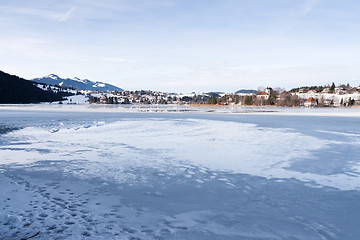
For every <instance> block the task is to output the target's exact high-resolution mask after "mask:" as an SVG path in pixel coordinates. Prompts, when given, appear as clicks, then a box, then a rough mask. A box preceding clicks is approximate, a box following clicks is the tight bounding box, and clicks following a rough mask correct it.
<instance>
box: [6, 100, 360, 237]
mask: <svg viewBox="0 0 360 240" xmlns="http://www.w3.org/2000/svg"><path fill="white" fill-rule="evenodd" d="M99 108H101V107H98V108H96V109H93V110H92V109H89V108H86V111H76V110H74V109H73V108H71V107H70V106H69V107H68V108H65V110H64V109H63V110H62V111H46V109H45V110H44V109H37V110H36V109H35V110H34V109H32V111H28V110H23V109H22V108H5V107H3V108H0V129H1V131H0V133H1V135H0V170H1V171H0V183H1V186H2V191H1V192H0V208H1V209H2V211H1V213H0V238H1V239H20V238H23V237H26V236H31V235H33V234H35V233H37V232H38V231H40V234H39V235H38V236H37V238H38V239H106V238H109V239H358V238H360V230H359V229H358V227H357V225H358V222H357V221H358V219H360V202H359V201H358V199H359V197H360V193H359V190H360V184H359V183H360V150H359V144H360V129H359V128H358V127H357V126H359V123H360V118H359V117H356V116H355V117H344V116H345V115H346V114H344V115H343V116H336V114H332V116H331V117H324V116H322V114H320V115H319V116H310V115H307V116H306V114H303V115H301V114H299V112H296V114H277V113H268V114H264V113H261V115H259V114H258V113H256V114H251V113H250V114H249V113H247V114H228V113H221V112H218V113H207V112H205V111H201V112H186V113H184V112H182V113H149V112H147V113H142V112H128V111H123V112H121V111H114V112H106V111H103V112H99V111H98V110H99ZM330 112H331V111H330ZM324 114H325V115H326V114H329V112H326V111H325V112H324Z"/></svg>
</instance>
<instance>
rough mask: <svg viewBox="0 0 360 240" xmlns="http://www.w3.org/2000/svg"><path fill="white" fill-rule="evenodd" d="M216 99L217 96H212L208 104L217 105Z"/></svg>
mask: <svg viewBox="0 0 360 240" xmlns="http://www.w3.org/2000/svg"><path fill="white" fill-rule="evenodd" d="M216 103H217V101H216V97H215V96H210V97H209V100H208V104H216Z"/></svg>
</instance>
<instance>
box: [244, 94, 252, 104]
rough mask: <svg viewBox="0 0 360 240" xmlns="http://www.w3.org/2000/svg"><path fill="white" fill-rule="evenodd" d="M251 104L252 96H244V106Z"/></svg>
mask: <svg viewBox="0 0 360 240" xmlns="http://www.w3.org/2000/svg"><path fill="white" fill-rule="evenodd" d="M252 103H253V98H252V96H246V97H245V104H246V105H252Z"/></svg>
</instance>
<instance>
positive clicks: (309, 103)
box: [304, 97, 317, 107]
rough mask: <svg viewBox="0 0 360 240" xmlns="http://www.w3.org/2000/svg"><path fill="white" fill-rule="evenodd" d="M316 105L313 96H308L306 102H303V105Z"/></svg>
mask: <svg viewBox="0 0 360 240" xmlns="http://www.w3.org/2000/svg"><path fill="white" fill-rule="evenodd" d="M316 105H317V101H316V99H315V98H313V97H309V98H308V99H307V100H306V102H305V103H304V106H305V107H313V106H316Z"/></svg>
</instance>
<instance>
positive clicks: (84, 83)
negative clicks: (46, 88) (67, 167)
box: [32, 74, 123, 92]
mask: <svg viewBox="0 0 360 240" xmlns="http://www.w3.org/2000/svg"><path fill="white" fill-rule="evenodd" d="M32 81H35V82H38V83H45V84H50V85H55V86H62V87H70V88H74V89H78V90H92V91H102V92H106V91H123V89H121V88H119V87H116V86H114V85H111V84H107V83H103V82H93V81H90V80H88V79H79V78H77V77H75V78H60V77H59V76H57V75H55V74H50V75H48V76H45V77H41V78H34V79H32Z"/></svg>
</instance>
